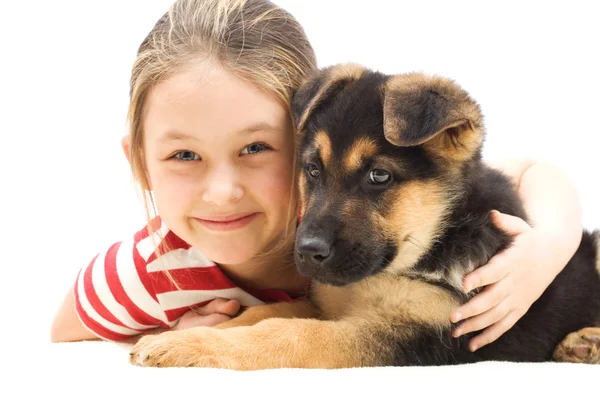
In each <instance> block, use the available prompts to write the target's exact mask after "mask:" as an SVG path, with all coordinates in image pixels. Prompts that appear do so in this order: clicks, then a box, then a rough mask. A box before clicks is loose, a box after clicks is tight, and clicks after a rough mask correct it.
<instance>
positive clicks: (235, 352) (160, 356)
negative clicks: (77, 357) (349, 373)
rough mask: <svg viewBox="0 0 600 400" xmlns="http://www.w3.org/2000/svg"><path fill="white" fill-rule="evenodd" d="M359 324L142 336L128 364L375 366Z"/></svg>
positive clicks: (305, 323) (286, 324)
mask: <svg viewBox="0 0 600 400" xmlns="http://www.w3.org/2000/svg"><path fill="white" fill-rule="evenodd" d="M366 331H368V329H361V326H360V325H359V324H357V323H353V322H350V321H321V320H316V319H295V318H294V319H281V318H271V319H267V320H264V321H261V322H259V323H257V324H256V325H254V326H248V327H237V328H230V329H214V328H207V327H198V328H192V329H188V330H183V331H174V332H166V333H163V334H161V335H157V336H146V337H144V338H142V339H141V340H140V341H139V342H138V344H136V345H135V346H134V348H133V351H132V353H131V358H130V361H131V362H132V363H133V364H136V365H142V366H160V367H211V368H229V369H236V370H259V369H271V368H346V367H358V366H370V365H376V364H378V363H377V360H376V359H377V356H376V355H375V354H376V352H374V351H370V349H369V348H370V346H371V345H372V343H373V342H372V341H369V340H366V338H365V335H364V332H366Z"/></svg>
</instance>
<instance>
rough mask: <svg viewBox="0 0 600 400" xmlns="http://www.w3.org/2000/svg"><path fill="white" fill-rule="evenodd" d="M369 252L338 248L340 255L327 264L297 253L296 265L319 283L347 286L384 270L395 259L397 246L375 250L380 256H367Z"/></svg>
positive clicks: (305, 274)
mask: <svg viewBox="0 0 600 400" xmlns="http://www.w3.org/2000/svg"><path fill="white" fill-rule="evenodd" d="M367 252H368V249H362V250H361V251H356V252H353V251H344V250H343V249H336V254H338V255H337V256H335V257H334V258H333V259H331V260H328V262H327V264H326V265H315V264H314V263H312V262H310V261H307V260H306V258H305V257H302V256H300V255H299V254H298V253H296V257H295V261H296V267H297V269H298V272H299V273H300V274H301V275H303V276H307V277H310V278H311V279H313V280H315V281H317V282H319V283H322V284H327V285H332V286H345V285H348V284H351V283H355V282H358V281H360V280H362V279H365V278H367V277H369V276H372V275H375V274H377V273H379V272H381V271H383V270H384V269H385V268H386V267H387V266H388V265H390V263H391V262H392V260H394V258H395V256H396V253H397V247H396V246H395V245H393V244H390V245H387V246H385V247H384V248H382V249H377V250H375V251H373V253H376V254H377V253H378V254H380V255H379V256H377V255H376V256H370V257H365V253H367Z"/></svg>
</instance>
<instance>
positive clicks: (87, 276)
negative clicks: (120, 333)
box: [83, 245, 137, 330]
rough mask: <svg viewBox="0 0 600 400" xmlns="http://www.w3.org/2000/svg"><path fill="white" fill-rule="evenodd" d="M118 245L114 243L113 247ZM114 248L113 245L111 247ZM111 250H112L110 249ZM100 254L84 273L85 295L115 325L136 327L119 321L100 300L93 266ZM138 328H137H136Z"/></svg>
mask: <svg viewBox="0 0 600 400" xmlns="http://www.w3.org/2000/svg"><path fill="white" fill-rule="evenodd" d="M114 246H116V245H113V247H114ZM111 248H112V247H111ZM109 251H110V250H109ZM97 258H98V256H96V257H94V259H93V260H92V262H91V263H90V265H89V266H88V267H87V269H86V271H85V273H84V275H83V290H84V292H85V296H86V297H87V299H88V301H89V303H90V305H91V306H92V307H93V308H94V311H96V312H97V313H98V314H99V315H100V316H101V317H102V318H104V319H105V320H107V321H109V322H112V323H113V324H115V325H118V326H122V327H123V328H128V329H134V328H131V327H129V326H127V325H125V324H124V323H123V322H121V321H119V319H118V318H117V317H115V316H114V315H113V314H112V313H111V312H110V311H109V310H108V309H107V308H106V307H105V306H104V304H102V301H100V298H99V297H98V295H97V294H96V290H95V289H94V282H93V280H92V268H93V266H94V263H95V261H96V259H97ZM134 330H137V329H134Z"/></svg>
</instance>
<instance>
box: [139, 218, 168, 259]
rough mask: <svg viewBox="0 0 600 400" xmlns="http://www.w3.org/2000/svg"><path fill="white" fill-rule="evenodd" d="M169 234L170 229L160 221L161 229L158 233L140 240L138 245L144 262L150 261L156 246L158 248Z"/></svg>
mask: <svg viewBox="0 0 600 400" xmlns="http://www.w3.org/2000/svg"><path fill="white" fill-rule="evenodd" d="M167 233H169V228H167V226H166V225H165V224H164V223H163V222H162V220H161V221H160V228H158V230H157V231H156V232H154V233H153V234H152V236H148V237H147V238H144V239H142V240H140V241H139V242H138V244H137V250H138V252H139V253H140V256H142V258H143V259H144V261H148V259H149V258H150V256H151V255H152V253H154V251H155V250H156V246H158V245H159V244H160V242H161V240H162V239H163V238H164V237H165V236H166V235H167Z"/></svg>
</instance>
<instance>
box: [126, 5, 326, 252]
mask: <svg viewBox="0 0 600 400" xmlns="http://www.w3.org/2000/svg"><path fill="white" fill-rule="evenodd" d="M199 59H210V60H211V61H213V62H215V63H216V64H217V65H218V66H220V67H222V68H224V69H226V70H227V71H228V72H231V73H233V74H235V75H236V76H238V77H241V78H242V79H246V80H248V81H250V82H252V83H253V84H255V85H257V86H258V87H259V88H261V89H263V90H265V91H267V92H268V93H272V94H273V95H275V96H276V97H277V98H279V100H281V101H282V102H283V104H285V105H286V106H287V107H288V109H289V108H290V103H291V97H292V94H293V92H294V91H295V90H296V89H297V88H298V86H299V85H300V83H301V82H302V80H303V79H304V78H305V77H306V75H307V74H308V73H309V72H311V71H312V70H313V69H314V68H316V60H315V55H314V51H313V49H312V47H311V45H310V43H309V42H308V39H307V37H306V35H305V33H304V30H303V29H302V27H301V26H300V24H299V23H298V22H297V21H296V19H294V17H292V16H291V15H290V14H289V13H288V12H286V11H285V10H283V9H282V8H280V7H278V6H276V5H274V4H273V3H271V2H270V1H268V0H178V1H176V2H175V3H174V4H173V5H172V6H171V7H170V8H169V10H168V11H167V13H166V14H165V15H164V16H163V17H162V18H160V19H159V20H158V22H157V23H156V24H155V26H154V28H153V29H152V30H151V31H150V33H149V34H148V35H147V37H146V38H145V39H144V41H143V42H142V44H141V45H140V47H139V49H138V53H137V59H136V60H135V62H134V64H133V68H132V74H131V82H130V85H131V86H130V105H129V111H128V116H127V119H128V128H129V135H130V150H129V152H130V162H131V168H132V172H133V174H134V177H135V179H136V181H137V183H138V184H139V188H140V189H141V192H142V197H143V202H144V207H145V209H146V213H147V218H148V221H151V220H152V219H153V218H154V217H155V216H156V206H155V204H154V200H153V198H152V193H151V191H150V185H149V182H148V177H147V174H146V168H145V162H144V142H143V134H142V132H143V126H142V121H143V115H144V108H145V103H146V100H147V98H148V95H149V93H150V91H151V89H152V88H153V87H154V85H156V84H157V83H158V82H160V81H161V80H164V79H167V78H168V77H169V76H172V75H173V74H175V73H177V72H178V71H181V70H182V69H185V68H186V67H189V66H190V65H191V64H193V63H194V62H197V61H198V60H199ZM290 162H293V163H294V164H295V157H294V160H293V161H292V160H290ZM294 170H295V165H294ZM290 184H291V185H293V188H292V193H294V195H292V196H291V199H290V208H289V211H290V212H289V215H288V216H289V219H290V221H291V220H292V218H294V219H295V218H297V215H296V213H297V196H296V195H295V194H296V189H295V177H294V182H291V183H290ZM151 225H152V224H149V229H151ZM289 225H290V224H288V228H289ZM294 226H295V224H294ZM288 233H289V232H288V229H287V228H286V233H285V235H284V237H287V236H288ZM150 234H151V235H152V232H150ZM284 240H285V239H284ZM284 240H282V242H283V241H284ZM288 243H289V242H288ZM281 246H285V243H282V244H281Z"/></svg>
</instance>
